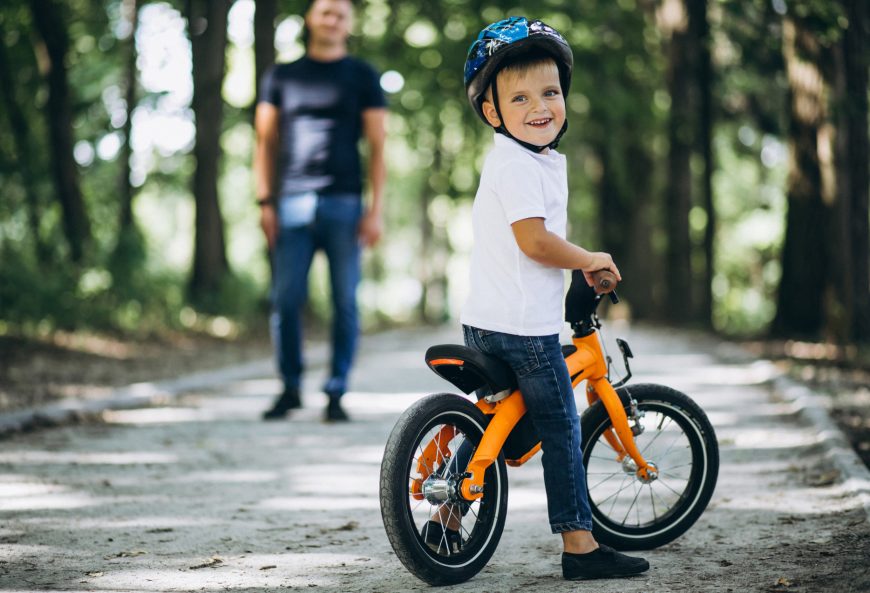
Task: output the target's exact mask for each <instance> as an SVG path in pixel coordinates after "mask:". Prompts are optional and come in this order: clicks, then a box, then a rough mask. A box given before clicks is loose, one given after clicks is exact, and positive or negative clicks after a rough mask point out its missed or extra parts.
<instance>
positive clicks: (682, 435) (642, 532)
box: [582, 384, 719, 550]
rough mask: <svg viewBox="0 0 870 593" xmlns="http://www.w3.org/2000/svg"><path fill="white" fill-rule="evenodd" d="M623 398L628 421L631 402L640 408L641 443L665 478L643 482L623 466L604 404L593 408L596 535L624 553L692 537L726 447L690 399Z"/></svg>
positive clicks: (647, 390) (648, 393)
mask: <svg viewBox="0 0 870 593" xmlns="http://www.w3.org/2000/svg"><path fill="white" fill-rule="evenodd" d="M617 393H618V394H619V397H620V399H621V400H622V403H623V405H624V406H625V409H626V413H629V412H630V409H629V408H630V401H629V399H630V398H629V394H630V396H631V397H633V398H634V399H635V401H636V402H637V411H638V418H637V425H636V426H633V428H634V431H635V435H636V436H635V443H636V444H637V447H638V450H639V451H640V452H641V454H642V455H643V457H644V459H645V460H646V461H648V462H649V463H651V464H652V465H653V466H655V468H656V470H657V476H656V478H655V479H653V480H642V479H641V478H640V477H638V476H637V474H636V470H637V466H636V464H635V463H634V461H633V460H632V459H631V458H630V457H628V456H624V457H622V458H621V459H620V456H619V455H618V454H617V452H616V451H615V450H614V449H613V448H612V447H611V446H610V443H608V441H607V439H606V438H605V437H606V436H607V435H608V434H613V431H612V430H611V429H612V424H611V421H610V417H609V416H608V415H607V410H606V409H605V408H604V404H602V403H601V402H596V403H595V404H594V405H592V406H591V407H590V408H589V409H588V410H587V411H586V412H585V413H584V414H583V419H582V431H583V461H584V464H585V466H586V476H587V477H586V482H587V484H588V487H589V504H590V506H591V508H592V521H593V534H594V535H595V538H596V539H597V540H598V541H599V542H602V543H605V544H607V545H609V546H612V547H614V548H617V549H621V550H644V549H650V548H655V547H658V546H662V545H664V544H667V543H669V542H671V541H673V540H675V539H676V538H678V537H679V536H680V535H682V534H683V533H685V531H686V530H687V529H689V527H691V526H692V525H693V524H694V523H695V521H697V520H698V518H699V517H700V516H701V514H702V513H703V512H704V509H706V508H707V504H708V503H709V502H710V497H711V496H712V495H713V489H714V488H715V487H716V479H717V477H718V474H719V445H718V442H717V441H716V434H715V432H714V431H713V426H712V425H711V424H710V421H709V420H708V419H707V415H706V414H705V413H704V411H703V410H702V409H701V408H700V407H699V406H698V404H696V403H695V402H694V401H692V400H691V399H690V398H689V397H688V396H687V395H685V394H683V393H680V392H679V391H676V390H674V389H671V388H669V387H665V386H662V385H650V384H645V385H635V386H631V387H623V388H621V389H619V390H617ZM629 417H630V416H629ZM629 422H631V420H629Z"/></svg>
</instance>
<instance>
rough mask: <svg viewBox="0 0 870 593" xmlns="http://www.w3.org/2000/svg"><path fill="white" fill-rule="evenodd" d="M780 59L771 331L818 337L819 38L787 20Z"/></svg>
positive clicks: (821, 236)
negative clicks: (780, 232)
mask: <svg viewBox="0 0 870 593" xmlns="http://www.w3.org/2000/svg"><path fill="white" fill-rule="evenodd" d="M783 55H784V57H785V63H786V72H787V75H788V82H789V116H790V123H789V129H788V139H789V153H790V159H789V161H790V162H789V175H788V181H787V198H788V214H787V216H786V230H785V241H784V243H783V248H782V279H781V280H780V285H779V295H778V300H777V310H776V317H775V318H774V321H773V326H772V332H773V334H774V335H776V336H793V337H805V338H817V337H818V336H819V333H820V331H821V329H822V324H823V320H824V312H823V307H824V292H825V285H826V278H827V273H828V270H827V262H828V261H829V258H828V255H829V253H828V247H827V241H826V230H827V229H828V212H827V208H826V207H825V203H824V199H823V187H822V168H821V164H820V161H819V137H820V133H821V132H822V129H823V123H824V117H825V116H824V113H825V106H824V97H825V94H826V89H825V81H824V78H823V76H822V72H821V70H820V67H819V64H820V61H821V48H820V46H819V43H818V39H817V38H816V37H815V35H814V34H813V33H812V32H811V31H810V30H809V29H807V28H806V27H805V26H804V25H803V24H802V23H801V21H799V20H797V19H794V18H793V17H791V16H789V17H787V18H786V20H785V22H784V26H783Z"/></svg>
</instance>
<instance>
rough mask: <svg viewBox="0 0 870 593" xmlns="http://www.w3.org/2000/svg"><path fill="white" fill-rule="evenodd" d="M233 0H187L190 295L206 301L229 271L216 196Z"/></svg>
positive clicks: (222, 225)
mask: <svg viewBox="0 0 870 593" xmlns="http://www.w3.org/2000/svg"><path fill="white" fill-rule="evenodd" d="M231 3H232V1H231V0H212V1H206V0H188V2H187V23H188V32H189V35H190V41H191V50H192V55H193V112H194V115H195V118H196V143H195V146H194V149H193V152H194V156H195V158H196V170H195V172H194V175H193V195H194V199H195V202H196V216H195V231H194V232H195V237H194V251H193V274H192V277H191V283H190V292H191V296H192V297H193V298H194V299H195V300H200V301H201V300H202V298H203V297H205V296H206V295H208V294H210V293H213V292H214V291H215V290H217V289H218V288H219V287H220V286H221V284H222V282H223V280H224V278H225V276H226V274H227V272H228V271H229V266H228V264H227V256H226V246H225V242H224V224H223V219H222V217H221V212H220V203H219V199H218V174H219V162H220V155H221V149H220V136H221V125H222V120H223V98H222V96H221V87H222V85H223V80H224V67H225V62H226V59H225V50H226V45H227V15H228V13H229V8H230V4H231Z"/></svg>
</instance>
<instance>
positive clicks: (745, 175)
mask: <svg viewBox="0 0 870 593" xmlns="http://www.w3.org/2000/svg"><path fill="white" fill-rule="evenodd" d="M241 3H242V2H238V3H237V4H241ZM57 4H58V6H62V9H63V11H64V14H65V17H66V22H67V23H68V26H69V34H70V38H71V48H70V52H69V56H68V67H69V80H70V84H71V99H72V101H71V102H72V108H73V117H74V135H75V139H74V143H75V145H76V151H77V160H78V162H79V167H80V169H79V171H80V174H81V185H82V193H83V195H84V199H85V203H86V206H87V211H88V215H89V218H90V220H91V223H92V227H93V231H94V244H93V246H92V249H91V252H90V253H88V254H87V259H86V262H85V263H84V264H83V265H82V266H81V267H74V266H70V265H68V264H67V263H66V262H67V260H68V254H67V252H66V250H67V248H66V246H65V243H64V241H63V240H62V237H63V229H62V224H63V221H62V216H61V211H60V208H59V206H58V204H57V202H56V200H55V197H54V190H53V187H52V184H51V163H50V162H49V160H48V156H47V155H48V154H49V153H50V151H49V150H48V148H49V144H48V139H47V138H48V134H47V130H46V124H45V117H44V114H43V113H42V109H43V108H44V106H45V102H46V97H47V89H46V86H45V83H44V81H43V77H42V75H41V74H40V69H39V64H40V56H39V49H38V47H37V48H35V47H34V46H33V45H32V43H31V40H32V39H33V35H32V23H31V22H30V21H31V18H30V11H29V6H28V3H27V2H24V1H23V0H16V1H11V2H6V3H3V6H2V7H0V43H3V45H4V48H5V50H6V53H7V54H8V60H9V62H10V70H11V71H12V72H14V77H15V85H14V88H13V89H12V91H11V96H12V97H13V99H14V102H15V104H16V105H17V106H18V107H19V109H20V112H21V117H22V119H23V121H24V123H25V124H26V129H27V131H28V133H27V137H28V138H30V139H31V146H30V148H29V153H28V154H20V152H19V151H20V150H21V149H20V147H19V146H18V144H17V142H16V139H15V137H14V134H13V131H12V128H11V126H10V121H9V117H8V116H9V115H10V113H9V110H8V108H7V105H6V104H5V103H0V186H2V187H3V200H0V323H6V324H10V323H11V324H14V325H16V326H19V327H25V328H27V327H29V328H38V327H42V328H45V327H63V328H69V329H71V328H75V327H81V326H87V327H97V328H115V329H121V330H124V331H151V330H156V329H158V328H159V327H161V326H169V327H176V326H179V325H181V326H190V325H191V324H196V323H200V321H197V320H200V319H201V318H200V316H199V314H198V313H197V312H196V311H194V310H193V309H191V308H190V305H189V303H188V298H187V295H186V294H185V292H184V286H185V284H186V281H187V280H188V276H189V266H190V256H191V253H192V233H193V217H192V213H193V200H192V197H191V196H190V189H189V188H190V180H191V175H192V172H193V169H194V166H195V163H194V162H193V158H192V156H191V154H190V150H191V148H192V145H191V143H188V144H187V145H183V146H175V147H172V148H171V149H170V148H166V146H156V145H155V146H151V145H149V146H147V147H146V148H142V147H141V146H140V147H139V148H137V150H136V154H135V158H134V162H135V164H136V166H135V167H134V170H135V174H134V177H135V185H136V186H137V197H136V199H135V202H134V214H135V219H136V222H137V228H138V229H139V230H138V231H136V230H135V229H134V230H133V231H132V232H131V233H129V234H127V235H124V236H119V228H118V223H117V221H118V219H119V215H120V203H119V199H118V196H119V192H118V189H117V188H118V187H119V178H118V176H119V167H120V163H119V160H118V157H117V151H116V150H112V149H113V147H117V146H118V145H119V143H120V142H122V141H123V140H124V138H123V133H122V126H123V119H124V118H123V114H124V110H125V107H126V106H125V105H124V98H123V92H122V90H121V89H122V88H123V84H124V81H123V68H124V58H123V55H124V52H123V51H121V48H122V47H123V46H124V44H125V43H126V41H125V39H124V37H123V35H122V34H121V32H122V29H123V27H121V26H120V19H121V10H120V4H121V3H120V0H74V1H69V2H58V3H57ZM182 4H183V3H181V2H172V3H162V2H144V3H142V6H143V9H142V10H145V9H146V8H147V9H148V10H149V11H157V12H160V14H162V15H163V17H162V18H164V21H162V22H164V24H165V25H166V26H165V27H164V28H165V29H166V31H169V32H171V31H173V30H175V29H174V28H179V27H181V26H183V21H182V19H181V16H180V14H179V13H178V10H180V9H181V7H182ZM657 4H658V3H652V2H649V1H647V0H619V1H616V2H614V1H611V0H583V1H581V2H569V1H565V0H545V1H542V2H539V3H536V4H526V5H522V3H517V2H516V1H515V0H511V1H507V0H488V1H486V2H484V1H483V0H468V1H465V0H438V1H433V2H404V1H399V0H367V1H365V2H362V3H358V8H357V30H358V34H357V35H356V36H355V38H354V40H353V45H352V49H353V52H354V53H356V54H358V55H360V56H361V57H363V58H364V59H367V60H369V61H371V62H372V63H373V64H374V65H375V66H376V67H377V68H378V69H379V70H380V71H382V72H385V71H396V72H398V73H399V74H400V75H401V78H402V80H403V86H402V88H401V90H399V91H398V92H395V93H394V94H391V95H390V96H389V100H390V112H391V114H390V119H389V122H388V126H389V142H388V147H387V150H388V168H389V171H390V181H389V185H388V194H387V200H386V202H387V213H386V217H387V221H386V222H387V235H386V237H385V240H384V242H383V243H382V245H381V246H380V247H379V248H378V249H376V250H375V251H373V252H370V253H368V254H367V255H366V260H365V265H366V275H365V276H366V279H365V281H364V283H363V285H362V286H361V289H360V296H361V300H362V305H363V312H364V316H365V320H366V324H367V325H368V326H374V325H378V324H381V323H384V322H385V321H393V322H396V321H399V322H404V321H407V320H410V319H413V318H414V317H415V316H416V317H422V318H425V319H441V318H443V316H444V315H445V314H456V313H457V310H458V307H459V305H460V304H461V299H462V296H463V283H464V274H465V273H466V271H465V267H464V265H465V263H466V261H465V260H466V258H467V256H468V250H469V245H470V243H469V237H468V234H469V232H470V231H469V228H468V217H469V208H470V204H471V200H472V199H473V196H474V193H475V190H476V186H477V178H478V175H479V172H480V167H481V165H482V161H483V157H484V155H485V153H486V150H487V148H488V146H489V144H490V142H491V135H492V131H491V130H490V129H488V128H487V127H486V126H485V125H483V124H482V123H481V122H480V121H479V120H478V119H477V118H476V116H475V115H474V113H473V112H472V110H471V109H470V108H469V107H468V105H467V101H466V98H465V93H464V89H463V85H462V68H463V64H464V60H465V54H466V50H467V48H468V46H469V44H470V42H471V40H472V38H473V36H474V35H476V34H477V32H478V31H479V30H480V28H481V27H482V26H484V25H485V24H487V23H488V22H491V21H493V20H495V19H498V18H502V17H504V16H507V15H509V14H523V13H525V14H527V16H532V17H539V18H542V19H543V20H545V21H547V22H549V23H550V24H552V25H554V26H556V27H557V28H559V29H560V30H562V31H563V32H564V33H565V34H566V35H567V37H568V40H569V42H570V43H571V44H572V47H573V49H574V53H575V62H576V68H575V75H574V82H573V86H572V90H571V93H570V95H569V96H568V97H567V107H568V115H569V119H570V131H569V133H568V134H567V135H566V136H565V138H564V140H563V142H562V145H561V146H560V151H561V152H563V153H564V154H566V155H567V158H568V163H569V184H570V185H569V187H570V190H571V202H570V204H571V206H570V208H571V210H570V219H571V238H572V239H573V240H575V241H577V242H579V243H581V244H583V245H584V246H587V247H590V248H595V249H598V248H604V247H606V248H608V249H612V250H613V251H614V253H620V257H623V258H634V260H633V261H631V262H630V264H629V265H628V266H622V265H621V266H620V267H621V268H628V269H630V268H631V267H632V266H634V267H635V268H645V269H649V270H654V271H655V273H653V274H651V280H650V282H651V283H652V284H653V285H654V286H652V287H651V288H650V294H652V295H656V294H660V293H661V292H662V290H661V287H662V285H663V283H664V282H665V279H666V272H664V271H661V266H662V263H661V261H662V254H663V253H664V249H665V246H666V244H667V241H668V237H667V236H666V235H665V234H664V231H663V230H662V229H663V228H664V227H663V222H664V217H665V215H666V213H665V212H664V207H663V199H662V198H663V191H664V187H665V182H666V179H665V174H666V166H665V165H666V159H667V155H668V146H667V135H666V125H667V120H668V116H669V113H670V97H669V96H668V93H667V85H666V80H667V76H668V71H667V68H668V64H667V56H666V52H665V48H666V44H667V34H666V33H665V32H663V30H662V28H660V26H659V23H658V20H657V14H656V13H655V10H654V9H655V7H656V5H657ZM303 5H304V3H303V2H302V0H294V1H292V2H284V3H279V11H280V14H279V19H278V20H279V22H281V21H283V20H284V19H286V18H287V17H288V16H291V15H293V16H295V15H297V14H298V11H299V10H301V8H302V6H303ZM708 7H709V19H710V25H711V29H712V47H711V53H712V56H713V66H714V71H715V77H714V82H713V97H714V102H715V103H714V119H715V124H716V126H715V128H714V153H715V158H716V173H715V176H714V189H715V195H716V209H717V216H718V220H717V229H716V231H717V245H716V262H715V267H716V269H715V272H716V273H715V280H714V286H713V289H714V297H715V305H714V322H715V327H716V328H717V329H719V330H721V331H723V332H727V333H742V334H743V333H758V332H760V331H763V330H764V328H765V327H766V326H767V324H768V323H769V322H770V320H771V318H772V317H773V313H774V311H773V306H774V302H775V293H776V287H777V285H778V281H779V274H780V272H779V263H778V262H779V255H780V249H781V243H782V234H783V224H784V220H785V207H786V206H785V199H784V186H785V173H786V166H787V163H786V159H785V153H786V152H785V151H786V147H785V146H784V144H783V143H784V139H785V136H786V130H787V126H788V121H787V112H788V110H787V102H786V101H787V82H786V78H785V74H784V64H783V57H782V47H781V39H782V22H783V11H793V13H792V14H794V15H797V16H798V17H799V18H803V19H807V20H809V21H812V23H815V24H816V25H817V27H815V30H816V31H817V32H818V33H819V38H820V39H821V40H822V42H823V43H825V44H828V45H830V44H831V43H834V42H835V41H836V40H837V39H838V38H839V35H840V34H841V32H842V29H843V27H844V26H845V24H844V22H843V16H842V14H841V10H840V8H839V3H829V2H825V1H823V0H800V1H796V2H784V1H782V0H776V1H770V0H747V1H744V2H733V1H723V0H720V1H712V0H710V1H709V2H708ZM140 14H141V13H140ZM167 23H168V24H167ZM179 23H181V25H180V24H179ZM181 30H182V29H180V28H179V31H181ZM166 31H155V30H151V31H150V32H149V34H150V35H154V36H156V35H158V34H161V35H162V34H163V33H166ZM298 49H299V48H298V46H297V50H298ZM251 51H252V50H251V49H250V48H248V47H243V46H235V47H233V48H232V50H231V54H232V56H233V59H231V60H230V62H229V67H230V68H232V69H233V73H234V75H235V77H234V78H233V81H237V80H244V79H245V76H243V75H240V74H239V70H237V69H241V71H242V72H246V71H245V70H244V69H245V68H247V69H248V70H250V69H251V68H252V66H251V63H252V60H251V59H249V57H250V56H248V57H246V56H247V53H246V52H251ZM152 58H153V56H152ZM162 59H164V60H166V61H167V62H174V63H180V62H183V61H184V60H185V59H188V57H187V56H186V55H184V52H183V51H176V53H174V54H169V55H167V56H164V57H163V58H162ZM141 67H143V61H142V58H141V57H140V68H141ZM247 77H248V78H250V79H251V84H252V85H253V73H252V72H250V73H248V75H247ZM234 84H235V82H234ZM139 91H140V93H139V94H140V100H139V102H138V107H139V109H140V110H141V114H153V113H162V114H164V115H166V114H170V115H172V116H173V117H176V118H177V119H175V120H173V122H176V124H177V126H178V127H183V126H185V125H190V121H191V118H190V114H189V113H188V112H186V111H185V107H184V106H183V105H182V106H178V105H175V104H174V103H173V101H176V100H177V99H178V98H177V97H176V96H173V95H172V93H171V92H170V91H168V90H165V89H157V88H156V87H151V86H148V85H146V84H144V83H141V84H140V88H139ZM238 96H245V94H244V93H239V94H238ZM141 114H140V115H141ZM250 114H251V112H250V110H249V109H247V108H240V107H238V106H235V107H230V106H229V105H227V106H226V107H225V112H224V122H223V137H222V149H223V160H222V173H221V180H220V193H221V208H222V212H223V215H224V218H225V221H226V238H227V251H228V257H229V260H230V267H231V269H232V270H233V274H232V275H231V276H230V278H229V279H228V280H227V283H226V285H225V286H223V287H222V288H221V289H220V290H219V291H217V292H216V293H215V294H214V295H212V296H210V297H209V298H208V299H207V301H208V302H205V303H203V304H202V305H201V307H202V308H203V311H205V312H206V313H207V314H209V315H225V316H230V317H233V318H236V319H241V320H244V319H248V318H250V317H251V316H257V315H261V314H262V313H263V310H264V301H265V295H266V291H267V289H268V284H269V268H268V260H267V258H266V256H265V246H264V242H263V239H262V235H261V233H260V231H259V228H258V218H257V217H258V211H257V209H256V207H255V206H254V205H253V201H252V199H251V198H252V192H251V187H252V181H251V175H250V164H251V152H252V136H253V131H252V127H251V121H250ZM185 118H186V119H185ZM136 121H137V120H136V119H134V122H136ZM143 121H145V120H144V119H143ZM167 129H171V126H170V128H167ZM133 134H134V138H135V135H136V134H137V130H136V128H135V126H134V131H133ZM22 163H25V164H27V165H28V168H29V170H30V172H31V179H30V180H28V179H26V178H25V174H24V173H25V169H24V168H22V166H21V165H22ZM696 195H697V192H696ZM602 197H606V198H607V199H608V200H610V202H609V203H607V202H602V199H601V198H602ZM699 204H700V202H699V201H697V200H696V203H695V205H694V208H693V210H692V214H691V221H692V231H693V240H694V241H695V242H696V248H697V254H696V257H695V258H694V259H695V260H696V261H697V260H702V259H703V258H702V257H701V256H702V255H703V254H702V253H701V251H700V246H701V239H702V237H703V231H704V228H705V224H706V218H705V216H704V212H703V210H702V209H701V208H700V207H699ZM33 213H35V214H36V216H35V217H33V216H32V215H31V214H33ZM638 218H642V219H644V220H645V221H646V223H647V224H648V227H646V230H644V231H643V233H642V235H643V237H642V238H644V239H645V241H646V242H647V243H648V249H638V248H637V247H636V246H635V247H634V248H629V245H628V241H629V240H630V234H631V232H633V231H632V230H631V229H635V228H636V226H633V225H635V223H636V221H637V219H638ZM34 220H35V222H34ZM34 225H35V226H36V229H37V230H36V231H34V228H33V227H34ZM631 282H632V278H630V277H629V278H626V288H627V290H628V291H629V292H628V293H627V294H628V296H629V298H628V300H629V301H630V300H631V294H630V290H631V287H630V284H631ZM311 295H312V298H313V303H312V307H311V311H312V314H314V315H316V316H318V317H320V318H326V317H328V315H329V307H328V300H327V299H328V283H327V281H326V270H325V266H324V265H323V262H318V263H316V265H315V270H314V274H313V276H312V290H311Z"/></svg>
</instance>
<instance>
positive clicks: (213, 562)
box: [190, 556, 224, 570]
mask: <svg viewBox="0 0 870 593" xmlns="http://www.w3.org/2000/svg"><path fill="white" fill-rule="evenodd" d="M223 562H224V561H223V560H221V559H220V558H218V557H217V556H215V557H213V558H209V559H208V560H206V561H205V562H203V563H202V564H197V565H196V566H191V567H190V570H198V569H200V568H215V567H216V566H220V565H221V564H223Z"/></svg>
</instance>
